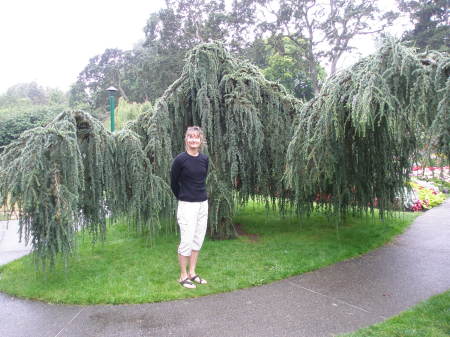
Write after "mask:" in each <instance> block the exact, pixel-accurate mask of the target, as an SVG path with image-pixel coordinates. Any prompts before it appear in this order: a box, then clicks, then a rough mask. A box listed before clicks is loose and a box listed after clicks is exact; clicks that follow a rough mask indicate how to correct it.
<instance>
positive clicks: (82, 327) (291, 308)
mask: <svg viewBox="0 0 450 337" xmlns="http://www.w3.org/2000/svg"><path fill="white" fill-rule="evenodd" d="M2 245H3V243H2V242H0V256H2V255H3V251H2ZM449 288H450V200H447V202H446V203H444V204H443V205H441V206H440V207H437V208H434V209H432V210H431V211H428V212H426V213H425V214H423V215H422V216H420V217H419V218H418V219H417V220H416V221H415V222H414V224H413V225H412V226H411V227H410V228H409V230H408V231H407V232H405V234H403V235H401V236H399V237H398V238H396V239H395V240H394V241H393V242H392V243H390V244H388V245H386V246H384V247H382V248H380V249H377V250H376V251H373V252H371V253H369V254H367V255H365V256H362V257H360V258H355V259H351V260H347V261H344V262H341V263H337V264H335V265H332V266H329V267H327V268H323V269H321V270H318V271H315V272H311V273H307V274H303V275H300V276H295V277H291V278H289V279H286V280H283V281H279V282H274V283H272V284H269V285H265V286H261V287H255V288H250V289H244V290H237V291H234V292H231V293H225V294H218V295H211V296H205V297H202V298H197V299H189V300H179V301H172V302H165V303H150V304H141V305H98V306H73V305H71V306H65V305H49V304H45V303H41V302H34V301H27V300H21V299H16V298H12V297H10V296H8V295H5V294H1V293H0V336H2V337H41V336H42V337H62V336H65V337H75V336H77V337H78V336H80V337H81V336H83V337H85V336H89V337H94V336H108V337H115V336H117V337H127V336H133V337H135V336H155V337H164V336H176V337H203V336H208V337H214V336H218V337H219V336H220V337H224V336H230V337H231V336H232V337H240V336H249V337H250V336H252V337H253V336H255V337H256V336H257V337H265V336H267V337H280V336H289V337H294V336H299V337H301V336H305V337H315V336H318V337H322V336H335V335H336V334H338V333H343V332H348V331H353V330H356V329H358V328H360V327H364V326H368V325H371V324H374V323H376V322H380V321H382V320H384V319H385V318H387V317H390V316H393V315H395V314H397V313H399V312H400V311H403V310H405V309H407V308H408V307H410V306H412V305H414V304H416V303H418V302H420V301H422V300H425V299H427V298H428V297H430V296H432V295H435V294H438V293H441V292H444V291H446V290H448V289H449Z"/></svg>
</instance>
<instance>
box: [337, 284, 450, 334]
mask: <svg viewBox="0 0 450 337" xmlns="http://www.w3.org/2000/svg"><path fill="white" fill-rule="evenodd" d="M344 336H345V337H448V336H450V291H447V292H445V293H443V294H440V295H436V296H433V297H431V298H430V299H429V300H427V301H425V302H422V303H420V304H418V305H417V306H415V307H413V308H411V309H409V310H407V311H404V312H402V313H401V314H399V315H397V316H395V317H393V318H390V319H388V320H387V321H384V322H383V323H379V324H376V325H372V326H370V327H368V328H364V329H361V330H358V331H357V332H354V333H351V334H345V335H341V337H344Z"/></svg>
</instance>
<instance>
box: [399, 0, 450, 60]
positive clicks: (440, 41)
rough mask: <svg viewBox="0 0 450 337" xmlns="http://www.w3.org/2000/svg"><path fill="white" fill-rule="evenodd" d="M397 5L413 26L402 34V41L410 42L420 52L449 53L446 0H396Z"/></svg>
mask: <svg viewBox="0 0 450 337" xmlns="http://www.w3.org/2000/svg"><path fill="white" fill-rule="evenodd" d="M397 3H398V5H399V8H400V10H401V11H402V12H403V13H405V14H406V15H408V16H409V19H410V21H411V23H412V24H413V25H414V28H413V29H412V30H410V31H407V32H406V33H405V34H404V36H403V40H404V41H412V42H413V43H414V45H415V46H417V47H418V48H420V49H421V50H425V49H426V48H429V49H434V50H440V51H447V52H448V51H449V46H450V40H449V39H450V24H449V2H448V0H415V1H409V0H398V1H397Z"/></svg>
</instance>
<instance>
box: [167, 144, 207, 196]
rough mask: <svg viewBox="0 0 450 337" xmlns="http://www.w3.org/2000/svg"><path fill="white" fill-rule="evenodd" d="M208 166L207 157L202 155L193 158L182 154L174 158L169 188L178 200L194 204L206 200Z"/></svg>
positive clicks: (184, 153)
mask: <svg viewBox="0 0 450 337" xmlns="http://www.w3.org/2000/svg"><path fill="white" fill-rule="evenodd" d="M208 166H209V159H208V156H207V155H205V154H203V153H199V154H198V156H195V157H194V156H191V155H190V154H188V153H186V152H182V153H180V154H179V155H178V156H176V157H175V159H174V160H173V162H172V168H171V170H170V187H171V188H172V192H173V194H174V195H175V197H176V198H177V199H178V200H181V201H191V202H194V201H205V200H207V199H208V194H207V192H206V176H207V175H208Z"/></svg>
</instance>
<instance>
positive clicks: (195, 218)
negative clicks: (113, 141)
mask: <svg viewBox="0 0 450 337" xmlns="http://www.w3.org/2000/svg"><path fill="white" fill-rule="evenodd" d="M184 143H185V152H182V153H180V154H179V155H178V156H176V157H175V159H174V161H173V163H172V169H171V172H170V177H171V188H172V191H173V194H175V197H176V198H177V200H178V209H177V221H178V225H179V226H180V234H181V242H180V245H179V246H178V261H179V263H180V278H179V280H178V282H179V283H180V284H181V285H182V286H183V287H185V288H190V289H192V288H196V285H195V284H194V282H195V283H198V284H206V283H208V282H207V281H206V280H204V279H202V278H201V277H200V276H198V275H197V274H196V272H195V267H196V265H197V259H198V254H199V251H200V248H201V247H202V244H203V240H204V238H205V233H206V225H207V222H208V194H207V192H206V176H207V174H208V164H209V159H208V156H207V155H205V154H203V153H201V149H202V147H203V144H204V143H205V139H204V136H203V132H202V130H201V129H200V128H199V127H198V126H191V127H188V128H187V130H186V134H185V137H184ZM188 265H189V273H188V272H187V266H188Z"/></svg>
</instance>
